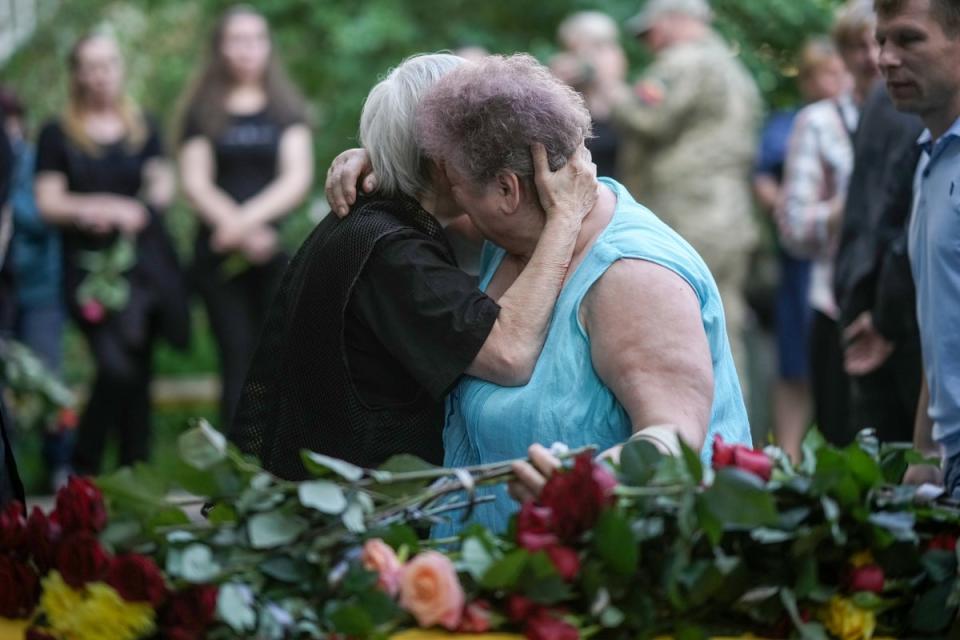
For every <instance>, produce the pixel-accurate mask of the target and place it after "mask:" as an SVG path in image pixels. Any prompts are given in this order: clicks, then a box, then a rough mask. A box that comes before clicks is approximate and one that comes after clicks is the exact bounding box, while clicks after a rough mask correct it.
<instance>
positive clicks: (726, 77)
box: [613, 0, 761, 381]
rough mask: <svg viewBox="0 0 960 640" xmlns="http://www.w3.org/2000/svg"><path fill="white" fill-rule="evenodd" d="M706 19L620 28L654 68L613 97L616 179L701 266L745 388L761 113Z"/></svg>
mask: <svg viewBox="0 0 960 640" xmlns="http://www.w3.org/2000/svg"><path fill="white" fill-rule="evenodd" d="M710 19H711V12H710V7H709V6H708V5H707V4H706V2H705V0H648V2H647V4H646V5H645V6H644V10H643V11H641V12H640V13H639V14H638V15H637V16H635V17H634V18H633V19H631V20H630V22H629V23H628V28H629V29H630V30H631V31H633V32H634V33H636V34H637V35H638V36H639V37H641V38H642V39H643V40H644V42H645V44H646V45H647V46H648V47H649V48H650V49H651V50H652V51H653V53H655V54H656V60H655V61H654V63H653V64H652V65H651V66H650V68H649V69H648V70H647V72H646V73H645V75H644V77H643V78H642V79H641V80H640V81H639V83H638V84H637V85H636V86H635V88H633V89H630V88H628V87H625V86H621V87H619V88H616V89H614V90H615V91H617V98H618V99H617V100H616V101H615V104H616V106H615V107H614V111H613V118H614V122H615V124H616V125H617V126H618V127H619V129H620V130H621V134H622V136H623V138H622V147H621V155H620V159H619V163H618V172H619V176H620V179H621V181H622V182H623V184H624V185H625V186H626V187H627V188H628V189H629V190H630V192H631V193H632V194H633V195H634V197H636V198H637V200H638V201H639V202H641V203H643V204H644V205H646V206H647V207H649V208H650V209H651V210H652V211H653V212H654V213H656V214H657V215H658V216H659V217H660V218H661V219H663V220H664V221H665V222H666V223H667V224H669V225H670V226H671V227H673V228H674V229H675V230H676V231H677V232H679V233H680V235H682V236H683V237H684V238H685V239H686V240H687V241H688V242H689V243H690V244H692V245H693V247H694V248H695V249H696V250H697V251H698V252H699V253H700V255H701V256H702V257H703V259H704V261H705V262H706V263H707V265H708V266H709V267H710V270H711V271H712V272H713V277H714V278H715V279H716V281H717V285H718V287H719V289H720V295H721V298H722V299H723V306H724V312H725V315H726V320H727V334H728V335H729V337H730V342H731V348H732V349H733V355H734V359H735V361H736V363H737V369H738V370H739V372H740V378H741V381H745V380H744V375H745V373H746V369H745V366H744V365H745V354H744V348H743V322H744V315H745V302H744V299H743V285H744V279H745V277H746V274H747V268H748V261H749V256H750V253H751V251H752V249H753V248H754V246H755V244H756V241H757V237H758V233H757V229H756V227H755V225H754V222H753V218H752V214H751V209H752V206H753V205H752V197H751V192H750V176H751V171H752V169H753V161H754V153H755V150H756V146H757V145H756V136H757V129H758V126H759V123H760V116H761V107H760V97H759V93H758V91H757V87H756V85H755V84H754V82H753V80H752V78H751V77H750V75H749V73H748V72H747V70H746V69H745V68H744V67H743V65H742V64H740V62H739V61H738V60H737V59H736V57H735V54H734V53H733V52H732V51H731V50H730V48H728V47H727V45H726V44H725V43H724V42H723V41H722V40H721V38H720V37H719V35H717V34H716V33H715V32H714V31H713V29H711V28H710V26H709V23H710Z"/></svg>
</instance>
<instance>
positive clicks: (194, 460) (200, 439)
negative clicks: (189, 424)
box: [177, 419, 227, 471]
mask: <svg viewBox="0 0 960 640" xmlns="http://www.w3.org/2000/svg"><path fill="white" fill-rule="evenodd" d="M177 451H179V453H180V459H181V460H183V461H184V462H185V463H187V464H188V465H190V466H191V467H193V468H194V469H198V470H200V471H206V470H207V469H210V468H212V467H213V466H215V465H217V464H218V463H220V462H222V461H223V460H225V459H226V457H227V439H226V438H225V437H224V436H223V434H222V433H220V432H219V431H217V430H216V429H214V428H213V427H212V426H210V423H209V422H207V421H206V420H203V419H201V420H197V424H196V426H195V427H193V428H192V429H190V430H189V431H185V432H183V433H182V434H180V437H179V438H177Z"/></svg>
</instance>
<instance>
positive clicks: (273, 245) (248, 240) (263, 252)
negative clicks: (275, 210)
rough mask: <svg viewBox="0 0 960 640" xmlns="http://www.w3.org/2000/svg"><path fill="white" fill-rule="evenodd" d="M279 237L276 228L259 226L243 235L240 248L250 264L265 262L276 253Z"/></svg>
mask: <svg viewBox="0 0 960 640" xmlns="http://www.w3.org/2000/svg"><path fill="white" fill-rule="evenodd" d="M279 246H280V238H279V236H278V235H277V232H276V230H274V228H273V227H269V226H260V227H257V228H255V229H253V230H252V231H250V232H249V233H247V235H246V236H245V237H244V239H243V243H242V244H241V246H240V250H241V251H243V255H244V256H245V257H246V258H247V260H249V261H250V262H251V263H252V264H258V265H259V264H265V263H266V262H269V261H270V259H271V258H273V257H274V256H275V255H277V250H278V249H279Z"/></svg>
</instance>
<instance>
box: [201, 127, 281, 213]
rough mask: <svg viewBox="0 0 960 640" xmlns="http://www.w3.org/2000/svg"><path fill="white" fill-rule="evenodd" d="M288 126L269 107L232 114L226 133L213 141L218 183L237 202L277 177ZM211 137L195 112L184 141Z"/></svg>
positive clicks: (243, 200)
mask: <svg viewBox="0 0 960 640" xmlns="http://www.w3.org/2000/svg"><path fill="white" fill-rule="evenodd" d="M285 129H286V126H285V125H283V124H280V123H278V122H275V121H274V120H273V119H272V118H271V117H270V116H269V114H268V113H267V111H266V110H263V111H259V112H257V113H251V114H248V115H232V114H231V115H229V116H228V119H227V123H226V126H225V127H224V128H223V131H222V133H220V135H218V136H217V137H216V139H215V140H212V141H211V146H212V147H213V156H214V163H215V165H216V167H217V178H216V184H217V186H218V187H220V188H221V189H223V190H224V191H225V192H226V193H227V195H229V196H230V197H231V198H233V199H234V200H236V201H237V202H245V201H247V200H249V199H250V198H252V197H253V196H255V195H257V194H258V193H260V192H261V191H263V189H264V187H266V186H267V185H268V184H270V183H271V182H272V181H273V179H274V178H276V177H277V159H278V157H279V155H280V138H281V137H282V136H283V132H284V130H285ZM195 137H207V136H206V135H205V134H204V132H203V131H202V130H201V128H200V125H199V123H198V122H197V118H196V116H195V115H191V116H188V117H187V120H186V123H185V124H184V130H183V139H184V141H186V140H189V139H190V138H195Z"/></svg>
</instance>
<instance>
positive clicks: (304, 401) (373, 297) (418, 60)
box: [231, 54, 598, 479]
mask: <svg viewBox="0 0 960 640" xmlns="http://www.w3.org/2000/svg"><path fill="white" fill-rule="evenodd" d="M465 64H468V63H467V62H465V61H464V60H463V59H461V58H458V57H456V56H452V55H447V54H433V55H422V56H416V57H413V58H410V59H408V60H406V61H405V62H404V63H403V64H401V65H400V66H398V67H397V68H396V69H394V70H393V71H392V72H391V73H390V74H389V75H388V76H387V77H386V78H385V79H384V80H383V81H381V82H380V83H378V84H377V85H376V86H375V87H374V88H373V90H372V91H371V92H370V95H369V96H368V97H367V100H366V103H365V105H364V108H363V114H362V117H361V122H360V139H361V142H362V144H363V145H364V147H365V149H366V150H367V151H368V153H369V155H370V159H371V163H372V165H373V168H374V170H375V171H376V175H377V177H378V185H377V188H376V190H375V191H374V192H373V193H372V194H370V195H369V196H365V197H363V198H360V199H358V200H357V201H356V203H355V204H354V205H353V207H352V209H351V211H352V215H350V216H349V217H346V218H344V219H338V218H337V217H336V216H328V217H327V218H326V219H325V220H324V221H322V222H321V223H320V224H319V225H318V226H317V227H316V229H314V231H313V232H312V233H311V235H310V236H309V237H308V238H307V240H306V241H305V242H304V244H303V245H302V247H301V248H300V250H299V251H298V253H297V255H296V256H295V257H294V258H293V260H292V261H291V263H290V265H289V266H288V267H287V270H286V272H285V274H284V277H283V280H282V283H281V286H280V291H279V292H278V294H277V297H276V299H275V300H274V303H273V306H272V308H271V309H270V311H269V313H268V319H267V323H266V326H265V328H264V331H263V333H262V335H261V341H260V344H259V346H258V348H257V352H256V354H255V356H254V359H253V362H252V365H251V368H250V371H249V373H248V376H247V380H246V382H245V385H244V390H243V394H242V398H241V401H240V406H239V408H238V411H237V416H236V420H235V425H234V428H233V431H232V433H231V439H232V440H234V441H235V442H236V443H237V444H238V446H239V447H240V448H241V449H242V450H244V451H246V452H248V453H252V454H254V455H256V456H257V457H259V458H260V461H261V463H262V464H263V466H264V468H266V469H267V470H268V471H271V472H272V473H274V474H276V475H278V476H281V477H284V478H288V479H298V478H302V477H304V475H305V469H304V466H303V464H302V462H301V459H300V451H301V449H308V450H311V451H317V452H319V453H323V454H326V455H330V456H335V457H338V458H342V459H345V460H348V461H350V462H353V463H355V464H358V465H363V466H376V465H379V464H380V463H382V462H384V461H385V460H386V459H387V458H389V457H390V456H392V455H395V454H399V453H411V454H415V455H418V456H420V457H422V458H424V459H426V460H428V461H431V462H434V463H439V462H441V461H442V458H443V451H442V441H441V429H442V427H443V407H442V401H443V399H444V397H445V396H446V394H447V392H448V391H449V390H450V389H451V388H452V387H453V386H454V385H455V384H456V382H457V380H458V379H459V378H460V377H461V376H462V375H463V374H464V373H467V374H470V375H471V376H476V377H477V378H478V379H483V380H487V381H490V382H492V383H496V384H498V385H504V386H510V385H517V384H523V383H525V382H526V381H527V380H528V379H529V377H530V375H531V374H532V371H533V367H534V364H535V363H536V360H537V357H538V355H539V353H540V349H541V347H542V346H543V340H544V338H545V336H546V333H547V326H548V323H549V320H550V316H551V313H552V311H553V306H554V302H555V300H556V297H557V295H558V293H559V291H560V288H561V286H562V282H563V279H564V277H565V276H566V274H567V267H568V265H569V262H570V259H571V256H572V254H573V251H574V248H575V246H574V245H575V241H576V239H577V237H578V236H579V233H580V225H581V221H582V219H583V217H584V215H586V213H587V212H588V211H589V210H590V209H591V208H592V207H593V204H594V202H595V201H596V197H597V188H598V187H597V182H596V177H595V168H594V167H593V165H592V164H590V163H589V161H588V160H587V159H586V157H585V153H584V154H574V156H575V157H573V158H572V160H571V161H570V162H568V163H567V164H566V166H565V167H564V168H563V169H562V170H559V171H556V172H552V171H550V169H549V167H548V166H547V160H546V157H545V154H544V151H543V149H542V148H541V147H535V148H534V150H533V151H534V161H535V162H536V163H537V164H538V171H537V180H536V185H537V189H538V194H539V202H540V203H541V204H542V206H543V208H544V210H545V211H546V214H545V216H546V218H545V219H546V222H545V228H544V232H543V234H542V236H541V238H540V240H539V242H537V243H536V248H535V249H534V250H533V251H532V252H531V254H530V256H529V263H528V264H527V268H526V269H525V271H524V274H523V276H522V277H520V278H517V280H516V282H514V283H513V284H512V286H511V287H509V288H508V289H507V290H505V291H504V292H503V294H502V295H500V296H499V300H497V301H494V300H493V299H492V298H490V297H489V296H488V295H486V294H484V293H483V292H481V291H480V290H479V289H477V288H476V281H475V279H474V278H472V277H471V276H469V275H467V274H465V273H464V272H463V271H461V270H460V269H458V268H457V265H456V262H455V259H454V257H453V255H452V253H451V251H450V248H449V245H448V244H447V242H446V240H445V237H444V226H445V225H447V224H448V223H450V222H451V221H453V220H454V219H455V218H456V217H458V215H459V213H460V212H459V210H458V208H457V206H456V204H455V203H454V201H453V199H452V197H451V194H450V189H449V184H448V182H447V181H446V178H445V175H444V174H443V172H442V171H440V170H439V169H438V167H437V166H436V165H435V164H434V163H432V162H430V161H429V160H427V159H426V157H425V156H424V155H423V153H422V151H421V149H420V146H419V145H418V144H417V142H416V139H415V130H414V127H415V113H416V109H417V106H418V103H419V101H420V99H421V97H422V96H423V94H424V93H425V92H426V91H427V90H428V89H430V87H431V86H433V84H434V83H435V82H436V81H437V80H438V79H439V78H441V77H442V76H444V75H445V74H447V73H449V72H450V71H452V70H454V69H456V68H458V67H460V66H462V65H465ZM523 153H525V154H526V155H527V156H528V159H529V157H530V154H531V150H530V149H529V148H528V149H524V150H523Z"/></svg>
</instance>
